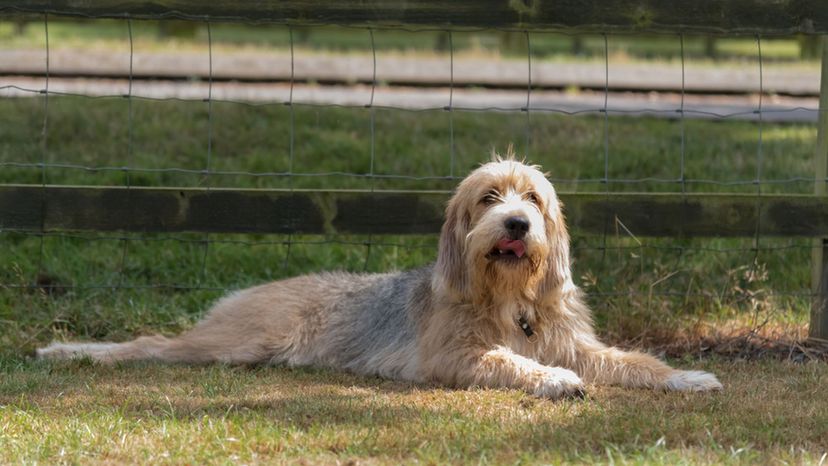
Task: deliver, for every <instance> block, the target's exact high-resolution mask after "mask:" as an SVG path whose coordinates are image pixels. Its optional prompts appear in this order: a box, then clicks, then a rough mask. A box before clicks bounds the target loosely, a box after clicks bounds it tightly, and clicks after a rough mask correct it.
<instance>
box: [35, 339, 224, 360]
mask: <svg viewBox="0 0 828 466" xmlns="http://www.w3.org/2000/svg"><path fill="white" fill-rule="evenodd" d="M37 357H38V358H39V359H73V358H82V357H88V358H91V359H92V360H94V361H99V362H103V363H113V362H118V361H139V360H156V361H165V362H187V363H198V362H208V361H209V360H210V359H211V358H210V357H209V356H208V355H207V354H204V352H202V351H198V349H197V348H193V345H192V343H191V342H189V341H187V340H184V339H181V338H167V337H163V336H160V335H155V336H149V337H140V338H137V339H135V340H132V341H128V342H125V343H108V342H107V343H59V342H54V343H52V344H51V345H49V346H47V347H45V348H39V349H38V350H37Z"/></svg>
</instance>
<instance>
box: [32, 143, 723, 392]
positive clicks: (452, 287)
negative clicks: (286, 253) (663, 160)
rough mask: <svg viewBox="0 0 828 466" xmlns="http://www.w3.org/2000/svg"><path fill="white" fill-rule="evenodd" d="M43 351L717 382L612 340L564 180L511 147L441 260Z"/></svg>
mask: <svg viewBox="0 0 828 466" xmlns="http://www.w3.org/2000/svg"><path fill="white" fill-rule="evenodd" d="M38 355H39V356H40V357H42V358H69V357H74V356H88V357H90V358H92V359H94V360H97V361H101V362H114V361H125V360H137V359H153V360H159V361H168V362H185V363H206V362H212V361H219V362H225V363H231V364H238V363H241V364H245V363H263V362H264V363H277V364H287V365H290V366H303V365H313V366H323V367H331V368H337V369H344V370H348V371H352V372H355V373H358V374H375V375H379V376H382V377H388V378H394V379H403V380H411V381H418V382H436V383H439V384H443V385H448V386H452V387H469V386H475V385H476V386H483V387H509V388H518V389H521V390H525V391H527V392H529V393H532V394H534V395H537V396H542V397H548V398H559V397H562V396H582V395H583V385H584V383H585V382H586V383H598V384H615V385H621V386H624V387H647V388H654V389H666V390H688V391H702V390H716V389H721V388H722V385H721V384H720V383H719V381H718V380H717V379H716V377H715V376H714V375H713V374H709V373H706V372H701V371H683V370H677V369H672V368H671V367H669V366H668V365H666V364H665V363H663V362H661V361H660V360H658V359H656V358H654V357H652V356H650V355H647V354H643V353H638V352H627V351H621V350H619V349H616V348H613V347H608V346H606V345H604V344H603V343H601V342H600V341H598V339H597V338H596V336H595V333H594V331H593V329H592V321H591V316H590V310H589V308H588V307H587V306H586V304H584V300H583V296H582V293H581V291H580V290H579V289H578V287H577V286H576V285H575V284H574V283H573V281H572V276H571V271H570V259H569V234H568V233H567V229H566V225H565V224H564V217H563V215H562V213H561V203H560V201H559V200H558V198H557V195H556V194H555V189H554V188H553V187H552V184H551V183H550V182H549V181H548V180H547V179H546V177H545V176H544V174H543V173H541V172H540V171H539V170H538V169H537V167H533V166H527V165H524V164H522V163H520V162H517V161H515V160H513V159H511V158H509V159H507V160H501V159H498V160H496V161H494V162H491V163H487V164H485V165H483V166H481V167H480V168H478V169H476V170H474V171H473V172H472V173H471V174H470V175H469V176H468V177H467V178H466V179H464V180H463V182H461V183H460V186H459V187H458V188H457V191H456V193H455V194H454V196H453V197H452V198H451V200H450V201H449V203H448V207H447V209H446V220H445V224H444V225H443V228H442V233H441V236H440V243H439V251H438V258H437V262H436V263H435V264H432V265H429V266H427V267H423V268H420V269H417V270H411V271H408V272H401V273H387V274H349V273H322V274H318V275H307V276H302V277H296V278H290V279H286V280H281V281H277V282H273V283H269V284H266V285H261V286H257V287H254V288H250V289H247V290H243V291H239V292H236V293H233V294H231V295H229V296H227V297H225V298H223V299H222V300H220V301H219V302H218V303H217V304H216V305H215V306H214V307H213V309H212V310H211V311H210V312H209V314H208V315H207V317H206V318H205V319H204V320H203V321H201V322H200V323H199V324H197V325H196V326H195V327H194V328H193V329H191V330H190V331H188V332H185V333H183V334H181V335H180V336H178V337H175V338H167V337H163V336H150V337H141V338H138V339H136V340H133V341H130V342H126V343H53V344H52V345H50V346H48V347H46V348H43V349H40V350H38Z"/></svg>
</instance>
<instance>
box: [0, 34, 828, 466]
mask: <svg viewBox="0 0 828 466" xmlns="http://www.w3.org/2000/svg"><path fill="white" fill-rule="evenodd" d="M116 24H117V23H115V22H112V23H109V22H106V23H104V24H103V25H101V26H99V27H97V28H96V29H95V28H93V29H91V30H90V29H88V26H89V25H88V24H82V25H81V27H82V29H77V28H78V26H77V25H73V24H68V23H67V24H60V23H55V24H53V25H50V27H51V28H52V31H53V33H54V34H55V35H54V36H52V39H53V42H54V43H57V44H63V45H67V44H69V45H76V44H84V43H88V42H89V41H90V40H93V41H99V42H100V43H99V45H100V46H103V47H110V46H113V45H112V44H113V43H117V44H116V45H114V46H117V47H120V48H118V50H122V49H123V47H122V46H123V44H124V40H125V38H124V35H123V33H124V30H123V25H122V24H120V25H118V27H116ZM136 25H137V26H136V37H137V38H138V40H145V41H147V43H152V44H155V43H158V44H165V43H169V40H170V39H169V37H162V38H161V39H159V38H158V30H157V29H153V28H155V27H156V25H153V24H152V23H140V22H137V23H136ZM41 26H42V25H37V24H29V25H26V26H24V29H23V32H22V34H20V35H18V34H17V33H16V32H14V30H13V28H14V25H12V24H10V23H9V24H0V45H3V46H9V47H16V46H20V45H21V44H26V45H27V46H32V45H33V46H42V45H43V44H41V43H39V42H38V40H39V39H37V37H38V36H37V33H36V31H37V29H35V28H39V27H41ZM73 28H75V29H73ZM81 30H83V31H86V32H84V34H87V33H88V34H89V36H84V35H83V34H80V33H79V31H81ZM90 31H91V32H90ZM358 32H359V39H358V40H357V33H355V32H352V31H348V30H345V31H341V30H338V29H337V28H325V29H322V30H318V31H311V32H309V33H308V34H309V35H308V37H307V38H305V39H303V38H302V37H299V39H301V40H307V41H308V43H307V44H306V45H305V46H307V47H311V48H313V47H317V48H320V49H324V50H329V49H331V48H337V47H341V48H344V49H348V50H352V51H354V52H355V53H357V52H360V51H362V52H364V51H365V50H366V49H365V47H366V46H367V45H369V44H362V45H356V44H357V42H358V41H363V40H364V39H365V32H364V31H358ZM213 33H214V34H215V37H214V38H215V39H217V40H218V41H219V43H220V45H219V46H220V47H227V48H228V49H231V50H232V49H233V48H234V47H269V46H274V45H275V46H282V47H284V46H285V45H286V44H285V42H284V41H283V39H284V35H281V36H280V37H282V39H279V40H282V42H278V41H276V40H275V39H273V36H272V35H269V34H263V33H262V32H261V31H258V30H257V28H249V27H248V28H241V27H239V28H235V27H232V26H227V27H216V28H215V30H214V31H213ZM167 34H172V35H174V34H176V32H175V31H167ZM203 34H204V31H203V29H200V28H199V29H196V30H195V31H184V33H183V38H181V37H179V38H176V39H175V41H174V43H175V44H178V46H181V47H189V46H192V45H191V43H192V42H199V43H200V42H201V41H202V40H203ZM384 34H386V35H384V36H383V40H382V41H378V45H379V44H382V45H381V47H398V48H399V49H400V50H412V49H413V50H421V51H427V52H428V53H437V52H435V51H434V50H435V48H436V49H438V52H439V47H438V46H439V40H440V38H439V37H438V34H437V33H434V34H432V35H428V34H426V33H416V34H412V33H408V34H400V37H399V38H398V39H397V40H396V41H395V39H394V34H391V33H384ZM411 37H424V38H425V39H423V40H422V42H417V41H412V40H411ZM587 39H588V40H586V41H585V43H584V44H582V45H583V47H584V51H583V52H582V55H580V56H578V57H576V58H575V59H576V60H599V59H603V55H602V54H603V48H602V47H603V44H602V42H603V41H602V39H601V38H587ZM476 40H477V41H478V42H477V43H475V44H472V43H469V44H465V43H459V44H455V45H456V46H458V47H459V48H460V49H462V50H467V51H470V52H469V53H483V52H485V53H490V51H491V49H493V48H494V47H495V45H491V46H487V45H486V44H488V43H489V42H491V43H493V44H501V41H506V43H508V41H509V38H508V37H505V38H504V37H498V36H497V34H492V35H481V36H480V37H479V38H478V39H476ZM596 40H598V41H600V43H597V45H596V43H594V41H596ZM625 40H626V42H624V41H618V42H615V43H616V44H626V45H624V47H623V50H622V49H619V50H617V51H615V52H614V53H615V54H614V55H613V59H616V60H619V59H625V58H623V57H624V56H627V57H633V58H632V59H635V60H666V61H669V60H671V58H670V57H671V56H673V57H674V53H675V43H674V41H671V42H670V43H669V45H665V44H663V43H662V42H659V41H654V40H652V38H647V39H646V40H645V39H640V38H635V37H630V38H628V39H625ZM740 40H741V41H742V42H739V40H736V41H729V42H728V41H725V42H722V43H721V44H722V45H721V48H722V49H723V50H730V52H727V53H725V54H724V56H720V57H719V59H723V60H726V61H728V62H730V63H731V64H732V63H737V64H738V63H740V62H742V61H745V62H750V61H751V60H752V58H751V53H752V51H751V50H752V49H750V47H752V42H751V40H749V39H740ZM73 41H76V42H73ZM487 41H488V42H487ZM352 43H353V44H354V45H351V44H352ZM188 44H190V45H188ZM320 44H321V45H320ZM325 44H327V45H325ZM731 44H732V45H731ZM740 44H741V45H740ZM796 44H797V43H796V41H795V40H793V39H789V40H780V41H776V42H772V43H771V45H770V46H769V47H768V48H767V53H768V54H769V55H768V56H769V57H771V60H772V61H773V60H776V61H778V62H780V63H790V62H792V61H793V60H796V57H797V51H798V50H799V49H798V47H797V46H796ZM53 45H54V44H53ZM334 45H336V46H334ZM571 45H572V44H571V43H570V41H564V40H561V41H560V42H555V41H554V40H552V39H551V38H550V39H549V41H548V43H546V42H544V41H543V40H539V41H537V42H536V47H538V49H536V50H535V52H536V53H538V54H542V55H543V54H546V56H547V58H548V59H550V60H556V59H563V58H562V57H563V56H565V55H566V54H568V53H569V51H570V49H569V47H571ZM725 45H726V46H725ZM158 46H159V47H161V46H162V45H158ZM200 46H201V47H203V43H201V45H200ZM497 46H498V47H499V46H500V45H497ZM703 46H704V41H703V40H702V39H701V38H700V39H699V40H698V41H696V42H692V43H690V44H689V45H688V47H689V50H691V55H693V56H696V57H698V58H699V60H700V61H698V62H697V63H705V64H709V65H711V66H713V65H715V64H716V62H715V61H714V60H713V59H712V58H710V57H707V56H705V53H704V51H703ZM487 47H488V48H487ZM596 47H597V48H596ZM619 47H620V46H619ZM487 50H488V51H487ZM418 53H419V52H418ZM423 53H425V52H423ZM504 53H507V54H508V53H509V52H508V50H507V51H506V52H504ZM671 54H673V55H671ZM750 66H754V65H750ZM0 85H2V77H0ZM372 121H373V123H372ZM528 121H529V124H528V126H527V118H526V115H525V114H523V113H520V114H517V113H505V112H500V113H498V112H456V111H455V112H451V113H449V112H446V111H442V110H440V111H427V112H411V111H400V110H383V109H369V108H331V107H317V106H294V107H292V108H291V107H289V106H285V105H282V104H280V103H279V104H272V105H255V106H254V105H246V104H240V103H231V102H213V103H212V104H211V105H210V104H208V103H206V102H199V101H197V102H183V101H175V100H173V101H156V100H149V99H139V98H133V99H131V102H130V100H128V99H125V98H96V99H92V98H84V97H67V96H56V95H50V96H49V98H48V104H47V99H45V98H44V97H43V96H40V97H35V98H20V99H0V183H26V184H41V183H49V184H79V185H106V186H109V185H116V186H122V185H127V184H129V185H131V186H189V187H208V186H209V187H251V188H285V189H289V188H343V189H372V188H373V189H436V190H450V189H452V188H453V186H455V185H456V183H457V181H458V179H459V178H462V176H463V175H464V174H465V173H467V172H468V171H469V170H471V169H473V168H474V167H475V166H476V165H477V164H478V163H480V162H482V161H485V160H486V159H487V157H488V154H489V153H490V152H491V150H492V149H497V150H501V151H503V150H505V148H506V147H507V146H508V145H509V144H514V145H515V147H516V149H517V151H518V152H519V153H522V154H528V158H529V160H531V161H532V162H535V163H539V164H541V165H543V167H544V169H545V170H547V171H549V173H550V178H552V179H553V180H554V181H555V183H556V186H557V188H558V189H559V190H560V191H598V192H603V191H604V190H609V191H610V192H616V191H618V192H620V191H627V192H629V191H670V192H681V189H682V184H681V183H679V182H677V181H664V180H678V178H679V175H680V163H681V159H682V149H681V147H682V139H684V142H685V144H684V152H683V155H684V166H685V173H686V178H687V179H688V180H691V181H689V182H688V183H687V184H686V185H685V186H684V187H685V188H686V189H687V190H688V191H691V192H741V193H753V192H755V189H756V187H755V186H754V185H752V184H751V183H750V181H751V180H753V179H754V178H755V176H756V173H757V169H759V172H760V173H761V179H762V180H765V181H774V180H775V182H769V183H766V184H763V185H762V190H763V192H780V193H811V192H812V190H813V180H812V178H813V147H814V143H815V138H816V130H815V128H814V127H813V125H805V124H785V125H781V124H780V125H770V124H767V123H766V124H763V125H762V126H761V146H760V143H759V132H760V127H759V125H757V124H756V123H749V122H741V121H733V120H728V119H725V120H720V121H700V120H686V121H684V122H681V121H678V120H672V121H670V120H661V119H652V118H621V117H610V118H608V119H607V120H605V119H604V117H603V116H602V115H598V114H593V115H584V116H577V117H575V116H562V115H554V114H549V113H532V114H531V115H530V118H529V120H528ZM449 127H451V128H452V130H451V131H450V130H449ZM44 128H45V131H44ZM372 135H373V136H372ZM527 136H528V138H527ZM605 136H606V139H605ZM527 140H528V141H530V143H529V145H528V146H527V144H526V141H527ZM291 141H292V144H291ZM605 141H606V142H607V143H608V144H606V145H605ZM208 147H209V158H210V162H209V163H210V170H211V172H212V173H211V174H209V175H205V174H203V173H201V170H203V169H204V168H205V167H206V165H207V163H208ZM760 156H761V157H760ZM605 157H606V161H607V165H606V167H607V170H608V172H607V173H608V175H609V178H610V179H611V180H616V182H610V183H609V184H608V185H605V184H603V183H600V182H599V181H598V180H600V179H601V178H603V176H604V169H605ZM760 158H761V165H758V164H759V163H760V162H759V160H760ZM41 162H46V163H48V164H50V166H49V168H45V169H44V168H43V167H41V166H40V165H38V164H39V163H41ZM127 166H128V167H130V169H129V170H124V169H123V167H127ZM171 167H174V168H179V169H183V170H168V169H169V168H171ZM369 172H373V173H374V174H377V175H380V176H378V177H366V176H361V175H364V174H366V173H369ZM244 173H270V174H271V175H269V176H252V175H247V174H244ZM452 173H453V175H454V176H453V177H452V176H451V175H452ZM384 175H389V176H384ZM396 175H405V176H406V177H405V178H398V177H396ZM619 180H636V182H634V183H632V182H622V181H619ZM692 180H705V181H704V182H701V181H697V182H693V181H692ZM262 214H263V215H267V213H266V212H263V213H262ZM574 233H575V234H574V238H573V246H574V258H575V264H574V267H575V276H576V277H577V282H578V284H579V285H581V286H582V287H583V288H584V289H585V290H586V291H587V292H588V293H589V294H590V298H589V299H590V303H591V304H592V306H593V308H594V310H595V318H596V324H597V327H598V330H599V333H600V334H601V335H602V337H603V338H604V339H606V340H608V341H610V342H612V343H615V344H620V345H622V346H625V347H646V348H649V349H651V350H652V351H653V352H655V353H657V354H660V355H662V356H665V357H669V358H671V360H670V362H671V363H672V364H676V365H679V366H682V367H684V368H698V369H704V370H710V371H713V372H715V373H717V374H719V375H720V377H721V379H722V381H723V382H724V384H725V386H726V390H725V391H724V392H723V393H720V394H705V395H685V394H664V393H651V392H648V391H641V390H634V391H625V390H619V389H615V388H599V387H589V393H590V395H589V397H588V399H587V400H586V401H577V402H576V401H564V402H559V403H551V402H546V401H539V400H535V399H532V398H530V397H528V396H526V395H524V394H522V393H519V392H516V391H498V390H470V391H464V390H461V391H453V390H445V389H441V388H438V387H429V386H415V385H409V384H404V383H397V382H389V381H383V380H379V379H372V378H360V377H354V376H351V375H344V374H336V373H332V372H328V371H317V370H305V369H285V368H280V367H277V368H271V367H255V368H238V367H224V366H210V367H197V368H186V367H177V366H159V365H143V364H129V365H122V366H116V367H102V366H98V365H94V364H91V363H89V362H88V361H79V362H71V363H43V362H36V361H32V360H31V358H30V356H31V354H32V351H33V349H34V348H35V347H37V346H39V345H43V344H44V343H47V342H49V341H51V340H53V339H107V340H124V339H128V338H131V337H133V336H135V335H140V334H151V333H157V332H161V333H175V332H178V331H181V330H182V329H185V328H188V327H189V326H191V325H192V324H193V322H195V321H196V320H197V319H198V318H200V317H201V316H202V315H203V312H204V311H205V309H206V308H207V307H208V306H209V304H210V303H211V302H212V301H213V300H215V299H216V298H217V297H218V296H221V295H222V294H224V293H225V292H226V290H231V289H236V288H241V287H245V286H248V285H252V284H255V283H259V282H262V281H266V280H273V279H278V278H282V277H286V276H293V275H296V274H300V273H306V272H314V271H321V270H336V269H341V270H349V271H355V272H362V271H367V272H373V271H387V270H400V269H407V268H411V267H415V266H418V265H422V264H425V263H427V262H429V261H431V260H433V259H434V256H435V249H436V240H437V239H436V237H434V236H376V235H373V236H367V235H366V236H312V235H290V236H287V235H224V234H210V235H203V234H164V235H160V234H150V235H146V234H143V235H139V234H119V233H108V234H94V233H79V232H61V233H57V232H55V233H48V234H46V235H44V236H43V237H41V236H40V235H39V234H35V233H21V232H12V231H5V230H0V264H3V266H2V267H0V283H2V284H3V286H1V287H0V330H2V331H0V431H2V435H0V462H2V463H19V462H23V461H26V462H33V461H41V462H84V463H85V462H90V461H97V462H134V461H142V462H152V463H155V462H170V463H182V462H190V463H203V462H231V461H232V462H239V461H241V462H282V461H289V462H300V461H306V462H308V463H316V462H326V463H334V462H337V461H341V462H347V461H351V460H354V461H359V462H365V463H369V464H370V463H387V464H392V463H397V462H399V461H406V462H415V461H417V462H424V463H446V462H481V463H534V462H559V461H582V462H600V463H604V462H612V461H628V462H655V463H666V464H674V463H679V462H689V463H696V462H710V463H755V462H782V461H787V462H795V463H819V462H820V461H824V460H825V456H824V453H825V452H826V451H828V440H826V439H828V414H826V413H828V404H826V403H828V402H826V398H825V397H824V396H822V392H823V391H824V389H823V387H824V386H825V383H826V380H827V379H826V375H828V371H827V370H826V366H825V363H824V362H819V359H820V358H821V355H820V354H818V352H816V351H815V350H814V349H809V348H807V347H803V345H801V340H802V338H803V337H804V335H805V329H806V325H807V321H808V312H809V305H810V304H809V301H810V295H809V293H810V289H809V286H810V283H809V280H810V275H809V267H808V264H809V261H810V248H811V242H810V241H809V240H808V239H805V238H788V239H779V238H766V237H761V238H759V242H758V244H757V243H756V242H755V240H754V238H745V239H676V238H671V239H661V238H641V237H636V236H635V235H634V232H632V233H631V232H628V231H625V229H624V227H623V225H618V224H617V225H615V226H614V228H613V231H611V232H609V234H608V235H607V236H606V237H601V236H593V235H583V234H581V233H579V232H574Z"/></svg>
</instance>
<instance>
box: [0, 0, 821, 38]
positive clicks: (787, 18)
mask: <svg viewBox="0 0 828 466" xmlns="http://www.w3.org/2000/svg"><path fill="white" fill-rule="evenodd" d="M0 10H5V11H24V12H37V13H42V12H48V13H53V14H57V15H73V16H83V17H119V18H122V17H125V16H130V17H133V18H156V19H157V18H182V19H198V20H203V19H205V18H208V17H209V18H211V19H212V20H230V21H252V22H279V23H293V24H340V25H389V26H397V25H407V26H452V27H466V28H471V27H474V28H477V27H487V28H520V29H550V28H579V29H586V30H623V31H673V32H675V31H680V30H681V31H703V32H728V33H757V32H762V33H766V34H773V33H826V32H828V8H825V4H824V1H823V0H796V1H779V0H694V1H683V2H676V1H673V2H665V1H652V0H589V1H580V2H576V1H572V0H508V1H507V0H466V1H463V2H457V1H446V0H359V1H356V0H292V1H277V0H266V1H257V2H250V1H245V0H234V1H229V0H225V1H222V2H213V1H205V0H151V1H149V0H97V1H94V2H90V1H88V0H27V1H22V0H0Z"/></svg>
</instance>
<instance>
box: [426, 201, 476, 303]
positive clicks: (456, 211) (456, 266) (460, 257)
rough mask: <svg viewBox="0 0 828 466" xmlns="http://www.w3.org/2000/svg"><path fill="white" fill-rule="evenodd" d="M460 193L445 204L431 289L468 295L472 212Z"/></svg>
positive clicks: (461, 295) (463, 295) (462, 295)
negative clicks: (467, 208) (467, 256)
mask: <svg viewBox="0 0 828 466" xmlns="http://www.w3.org/2000/svg"><path fill="white" fill-rule="evenodd" d="M464 204H465V202H464V201H463V200H462V199H460V196H458V195H455V196H454V197H452V198H451V200H450V201H449V203H448V207H446V221H445V222H444V223H443V228H442V230H441V231H440V245H439V247H438V252H437V264H436V270H435V272H436V273H435V275H434V281H433V283H432V288H434V289H439V288H443V289H444V290H445V291H446V292H448V293H450V294H454V295H459V296H460V297H467V295H468V288H469V283H468V282H469V277H468V272H467V270H466V267H467V265H466V261H465V259H464V256H465V248H466V242H465V237H466V234H468V231H469V223H470V222H471V220H470V214H469V212H467V211H466V209H465V208H464V207H463V205H464Z"/></svg>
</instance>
